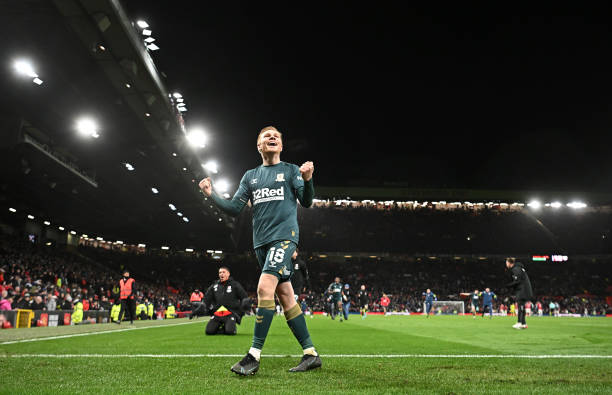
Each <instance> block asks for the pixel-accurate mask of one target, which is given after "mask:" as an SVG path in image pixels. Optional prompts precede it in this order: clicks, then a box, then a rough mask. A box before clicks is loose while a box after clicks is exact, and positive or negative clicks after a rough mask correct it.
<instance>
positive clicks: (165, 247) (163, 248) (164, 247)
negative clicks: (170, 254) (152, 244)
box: [161, 246, 170, 250]
mask: <svg viewBox="0 0 612 395" xmlns="http://www.w3.org/2000/svg"><path fill="white" fill-rule="evenodd" d="M161 249H162V250H169V249H170V247H168V246H162V247H161Z"/></svg>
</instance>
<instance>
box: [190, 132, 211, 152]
mask: <svg viewBox="0 0 612 395" xmlns="http://www.w3.org/2000/svg"><path fill="white" fill-rule="evenodd" d="M206 140H207V138H206V135H205V134H204V131H203V130H202V129H194V130H192V131H191V132H189V133H187V141H188V142H189V145H191V146H192V147H194V148H204V147H206Z"/></svg>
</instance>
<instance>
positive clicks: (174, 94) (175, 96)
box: [172, 92, 183, 99]
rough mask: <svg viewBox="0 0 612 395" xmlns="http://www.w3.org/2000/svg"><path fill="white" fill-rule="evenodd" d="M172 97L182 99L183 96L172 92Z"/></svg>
mask: <svg viewBox="0 0 612 395" xmlns="http://www.w3.org/2000/svg"><path fill="white" fill-rule="evenodd" d="M172 96H174V98H175V99H181V98H182V97H183V95H181V94H180V93H178V92H174V93H173V94H172Z"/></svg>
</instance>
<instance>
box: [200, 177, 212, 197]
mask: <svg viewBox="0 0 612 395" xmlns="http://www.w3.org/2000/svg"><path fill="white" fill-rule="evenodd" d="M198 185H199V187H200V189H201V190H202V192H204V195H206V196H210V195H212V182H211V180H210V177H206V178H205V179H203V180H202V181H200V183H199V184H198Z"/></svg>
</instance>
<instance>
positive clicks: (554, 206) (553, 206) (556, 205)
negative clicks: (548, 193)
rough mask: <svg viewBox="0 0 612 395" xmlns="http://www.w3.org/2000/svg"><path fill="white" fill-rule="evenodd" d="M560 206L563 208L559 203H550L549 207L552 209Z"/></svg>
mask: <svg viewBox="0 0 612 395" xmlns="http://www.w3.org/2000/svg"><path fill="white" fill-rule="evenodd" d="M561 206H563V205H562V204H561V202H552V203H550V207H552V208H559V207H561Z"/></svg>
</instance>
